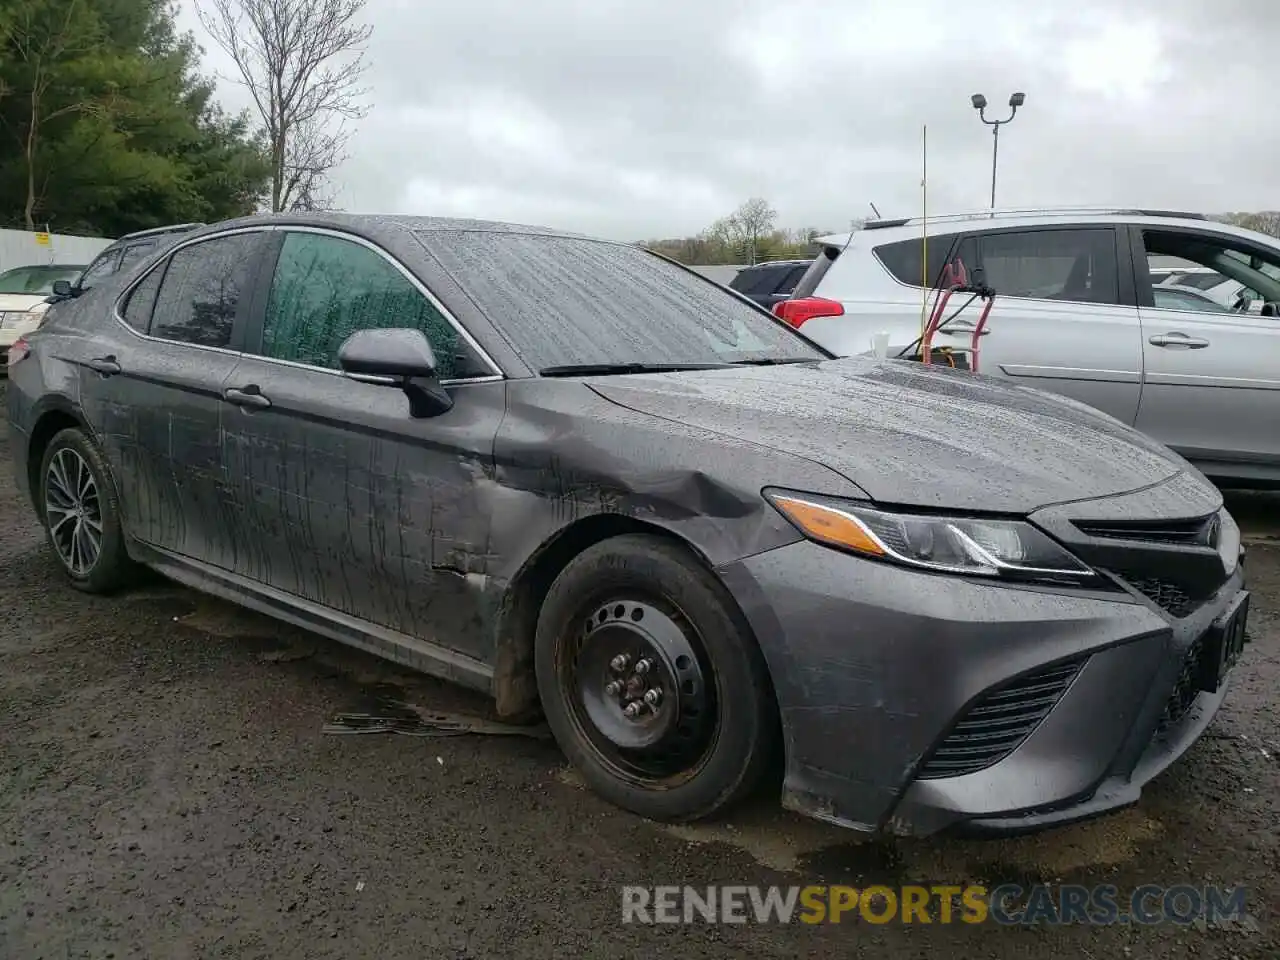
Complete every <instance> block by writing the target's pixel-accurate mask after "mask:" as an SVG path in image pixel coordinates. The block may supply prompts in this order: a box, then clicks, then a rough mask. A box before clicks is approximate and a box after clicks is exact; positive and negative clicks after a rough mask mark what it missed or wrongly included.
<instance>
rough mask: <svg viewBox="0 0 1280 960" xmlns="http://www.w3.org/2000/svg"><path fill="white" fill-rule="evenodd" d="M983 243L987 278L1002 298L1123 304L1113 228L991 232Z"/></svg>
mask: <svg viewBox="0 0 1280 960" xmlns="http://www.w3.org/2000/svg"><path fill="white" fill-rule="evenodd" d="M980 244H981V259H982V270H983V280H984V281H985V282H986V283H987V285H988V286H990V287H991V288H992V289H993V290H995V292H996V294H997V295H999V296H1001V297H1034V298H1036V299H1040V300H1073V301H1081V302H1084V303H1118V302H1119V290H1118V285H1117V284H1118V268H1117V263H1116V239H1115V232H1114V231H1113V230H1111V229H1109V228H1101V229H1099V228H1094V229H1070V230H1026V231H1017V230H1015V231H1008V232H1001V233H987V234H983V235H981V238H980Z"/></svg>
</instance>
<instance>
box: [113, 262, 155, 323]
mask: <svg viewBox="0 0 1280 960" xmlns="http://www.w3.org/2000/svg"><path fill="white" fill-rule="evenodd" d="M163 277H164V269H163V268H156V269H155V270H152V271H151V272H150V273H148V274H147V275H146V276H145V277H143V278H142V282H141V283H139V284H138V285H137V286H136V287H134V288H133V291H132V292H131V293H130V294H129V299H128V300H126V301H125V304H124V310H123V311H121V313H122V315H123V316H124V322H125V323H127V324H128V325H129V326H130V327H132V328H133V329H134V330H137V331H138V332H139V333H146V332H147V331H148V330H150V329H151V314H152V312H153V311H154V310H155V306H156V295H157V294H159V293H160V281H161V279H162V278H163Z"/></svg>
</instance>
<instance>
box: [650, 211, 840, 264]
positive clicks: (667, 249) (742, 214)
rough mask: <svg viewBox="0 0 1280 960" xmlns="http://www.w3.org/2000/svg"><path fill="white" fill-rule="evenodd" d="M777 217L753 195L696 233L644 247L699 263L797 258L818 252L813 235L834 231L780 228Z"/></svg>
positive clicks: (818, 235)
mask: <svg viewBox="0 0 1280 960" xmlns="http://www.w3.org/2000/svg"><path fill="white" fill-rule="evenodd" d="M777 220H778V212H777V211H776V210H774V209H773V207H772V206H770V205H769V202H768V201H767V200H763V199H761V198H760V197H753V198H752V199H750V200H748V201H746V202H745V203H743V204H742V206H740V207H738V209H737V210H735V211H733V213H731V214H729V215H728V216H724V217H721V218H720V219H719V220H717V221H716V222H715V223H713V224H711V226H709V227H707V228H706V229H705V230H703V231H702V232H701V233H699V234H697V235H696V236H692V237H679V238H676V239H670V240H650V241H648V242H646V243H645V244H644V246H646V247H648V248H649V249H650V250H654V251H656V252H658V253H661V254H665V255H666V256H668V257H671V258H672V259H673V260H679V261H680V262H681V263H693V264H699V265H704V264H706V265H710V264H717V263H732V264H741V263H759V262H761V261H763V260H800V259H805V258H808V257H812V256H815V255H816V254H817V252H818V248H817V245H816V244H815V243H814V242H813V241H814V239H815V238H816V237H821V236H825V235H826V234H828V233H832V232H834V231H831V230H820V229H818V228H817V227H801V228H799V229H792V230H788V229H782V228H779V227H778V226H777Z"/></svg>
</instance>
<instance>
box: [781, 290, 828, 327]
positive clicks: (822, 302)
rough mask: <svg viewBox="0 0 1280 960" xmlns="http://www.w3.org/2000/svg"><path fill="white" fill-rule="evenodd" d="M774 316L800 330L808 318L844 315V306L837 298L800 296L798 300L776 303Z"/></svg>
mask: <svg viewBox="0 0 1280 960" xmlns="http://www.w3.org/2000/svg"><path fill="white" fill-rule="evenodd" d="M773 313H774V316H776V317H777V318H778V319H780V320H782V321H784V322H786V323H788V324H790V325H791V326H793V327H795V328H796V329H797V330H799V329H800V328H801V327H802V326H804V323H805V321H806V320H812V319H813V318H814V317H843V316H844V306H843V305H842V304H841V303H840V302H839V301H837V300H828V299H827V298H826V297H800V298H799V299H797V300H782V301H780V302H779V303H776V304H774V307H773Z"/></svg>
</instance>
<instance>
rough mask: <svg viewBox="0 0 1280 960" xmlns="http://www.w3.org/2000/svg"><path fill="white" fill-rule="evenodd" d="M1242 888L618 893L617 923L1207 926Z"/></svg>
mask: <svg viewBox="0 0 1280 960" xmlns="http://www.w3.org/2000/svg"><path fill="white" fill-rule="evenodd" d="M1245 892H1246V891H1245V889H1244V888H1243V887H1234V888H1225V887H1212V886H1209V887H1193V886H1189V885H1182V886H1170V887H1162V886H1156V885H1154V884H1148V885H1144V886H1139V887H1135V888H1134V889H1132V890H1130V891H1121V890H1120V889H1119V888H1118V887H1115V886H1111V885H1106V884H1104V885H1099V886H1095V887H1085V886H1079V885H1070V884H1067V885H1061V886H1050V885H1036V886H1030V887H1027V886H1021V885H1018V884H1001V885H999V886H995V887H991V888H988V887H984V886H980V885H976V884H969V885H966V886H961V885H958V884H957V885H947V884H933V885H929V886H924V885H916V886H902V887H887V886H870V887H861V888H859V887H851V886H806V887H798V886H797V887H758V886H722V887H703V888H696V887H675V886H666V887H664V886H658V887H641V886H628V887H623V888H622V921H623V923H643V924H654V923H661V924H679V923H760V924H765V923H783V924H785V923H793V922H796V921H799V922H800V923H810V924H817V923H841V922H846V923H852V922H855V921H860V922H866V923H879V924H884V923H892V922H897V923H904V924H905V923H917V924H950V923H969V924H975V923H996V924H1002V925H1009V926H1017V925H1041V924H1047V925H1067V924H1092V925H1110V924H1138V925H1154V924H1161V923H1175V924H1184V925H1185V924H1193V923H1197V922H1201V923H1206V924H1210V925H1214V924H1218V923H1221V922H1223V921H1227V922H1231V921H1236V920H1241V919H1243V918H1244V917H1245V916H1246V913H1245Z"/></svg>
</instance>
